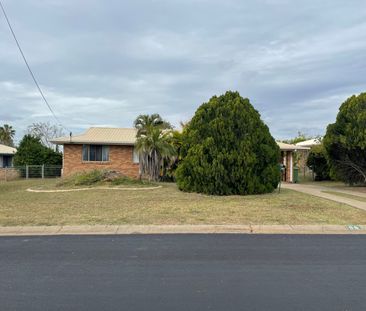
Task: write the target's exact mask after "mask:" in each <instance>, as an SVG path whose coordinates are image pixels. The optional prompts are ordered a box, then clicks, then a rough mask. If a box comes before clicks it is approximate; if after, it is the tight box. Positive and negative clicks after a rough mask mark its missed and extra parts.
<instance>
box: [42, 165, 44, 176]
mask: <svg viewBox="0 0 366 311" xmlns="http://www.w3.org/2000/svg"><path fill="white" fill-rule="evenodd" d="M42 179H44V164H42Z"/></svg>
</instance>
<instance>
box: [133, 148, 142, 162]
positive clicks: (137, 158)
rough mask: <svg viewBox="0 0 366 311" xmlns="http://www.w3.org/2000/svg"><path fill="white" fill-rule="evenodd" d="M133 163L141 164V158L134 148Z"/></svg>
mask: <svg viewBox="0 0 366 311" xmlns="http://www.w3.org/2000/svg"><path fill="white" fill-rule="evenodd" d="M132 162H133V163H140V156H139V153H138V151H137V150H136V148H133V155H132Z"/></svg>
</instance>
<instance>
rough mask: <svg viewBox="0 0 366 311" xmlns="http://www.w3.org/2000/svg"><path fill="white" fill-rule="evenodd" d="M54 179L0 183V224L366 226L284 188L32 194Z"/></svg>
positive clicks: (348, 212)
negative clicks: (230, 192) (247, 192)
mask: <svg viewBox="0 0 366 311" xmlns="http://www.w3.org/2000/svg"><path fill="white" fill-rule="evenodd" d="M57 182H58V181H57V180H19V181H11V182H0V197H1V200H0V225H2V226H17V225H86V224H89V225H93V224H294V225H295V224H296V225H299V224H304V225H305V224H366V212H364V211H362V210H358V209H355V208H352V207H350V206H348V205H345V204H340V203H336V202H332V201H329V200H325V199H322V198H316V197H313V196H310V195H306V194H302V193H299V192H295V191H291V190H287V189H283V190H282V191H281V193H280V194H278V193H277V192H275V193H271V194H265V195H252V196H226V197H220V196H207V195H201V194H196V193H184V192H181V191H179V190H178V189H177V187H176V185H175V184H161V185H162V186H163V187H162V188H159V189H156V190H145V191H137V192H136V191H123V192H121V191H113V190H97V189H95V190H90V191H83V192H65V193H31V192H27V191H26V189H27V188H29V187H33V188H34V187H44V188H54V187H55V185H56V183H57Z"/></svg>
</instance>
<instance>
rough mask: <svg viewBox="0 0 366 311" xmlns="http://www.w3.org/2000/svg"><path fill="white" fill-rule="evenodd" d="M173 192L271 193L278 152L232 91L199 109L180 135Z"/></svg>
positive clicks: (246, 103) (259, 122)
mask: <svg viewBox="0 0 366 311" xmlns="http://www.w3.org/2000/svg"><path fill="white" fill-rule="evenodd" d="M181 156H182V160H181V163H180V164H179V166H178V168H177V171H176V179H177V184H178V187H179V189H181V190H184V191H193V192H199V193H206V194H217V195H231V194H258V193H267V192H272V191H273V190H274V189H275V188H276V187H277V184H278V182H279V178H280V176H279V174H280V173H279V169H278V159H279V148H278V146H277V144H276V142H275V140H274V139H273V137H272V136H271V134H270V132H269V129H268V127H267V126H266V125H265V124H264V123H263V122H262V120H261V119H260V115H259V113H258V112H257V111H256V110H255V109H254V108H253V106H252V105H251V104H250V102H249V99H244V98H242V97H241V96H240V95H239V93H237V92H226V94H225V95H222V96H219V97H216V96H214V97H212V98H211V99H210V100H209V102H208V103H204V104H202V105H201V106H200V107H199V108H198V110H197V111H196V113H195V115H194V117H193V119H192V120H191V122H189V124H188V125H187V126H186V127H185V129H184V131H183V138H182V147H181Z"/></svg>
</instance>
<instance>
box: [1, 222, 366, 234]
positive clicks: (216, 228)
mask: <svg viewBox="0 0 366 311" xmlns="http://www.w3.org/2000/svg"><path fill="white" fill-rule="evenodd" d="M350 228H351V229H350ZM352 228H356V229H357V230H356V229H354V230H352ZM177 233H178V234H186V233H187V234H188V233H191V234H192V233H193V234H210V233H237V234H250V233H254V234H262V233H263V234H366V225H357V226H355V225H353V226H351V227H349V226H345V225H146V226H145V225H120V226H118V225H95V226H92V225H88V226H24V227H0V236H12V235H14V236H22V235H71V234H75V235H88V234H89V235H91V234H96V235H103V234H177Z"/></svg>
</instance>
